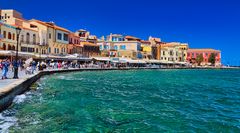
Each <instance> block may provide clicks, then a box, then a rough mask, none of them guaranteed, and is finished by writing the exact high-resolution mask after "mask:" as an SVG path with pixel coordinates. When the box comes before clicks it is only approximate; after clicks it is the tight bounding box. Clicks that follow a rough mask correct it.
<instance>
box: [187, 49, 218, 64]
mask: <svg viewBox="0 0 240 133" xmlns="http://www.w3.org/2000/svg"><path fill="white" fill-rule="evenodd" d="M211 54H214V55H215V64H214V65H216V66H221V51H220V50H215V49H188V51H187V61H188V62H189V63H191V64H195V65H197V57H198V56H199V55H200V56H202V58H203V60H202V62H201V63H200V65H212V64H211V63H210V61H209V58H210V56H211Z"/></svg>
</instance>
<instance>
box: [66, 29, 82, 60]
mask: <svg viewBox="0 0 240 133" xmlns="http://www.w3.org/2000/svg"><path fill="white" fill-rule="evenodd" d="M68 37H69V39H68V40H69V44H68V50H67V52H68V54H79V55H82V49H83V48H82V46H81V45H80V37H79V36H77V35H75V34H74V33H70V34H69V36H68Z"/></svg>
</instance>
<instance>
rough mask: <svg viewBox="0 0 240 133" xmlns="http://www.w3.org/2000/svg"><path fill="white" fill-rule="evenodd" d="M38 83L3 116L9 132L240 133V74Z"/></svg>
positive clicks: (102, 76) (77, 76) (178, 73)
mask: <svg viewBox="0 0 240 133" xmlns="http://www.w3.org/2000/svg"><path fill="white" fill-rule="evenodd" d="M37 84H38V86H39V87H37V89H36V90H35V89H33V90H31V91H30V92H28V93H26V94H24V95H21V96H20V97H18V98H17V99H15V104H14V105H13V106H12V107H10V108H9V109H8V110H7V111H5V112H3V113H2V114H1V115H2V116H5V117H12V118H14V121H13V124H12V126H11V127H10V128H9V129H8V130H9V131H10V132H104V133H105V132H116V133H118V132H129V133H132V132H149V133H154V132H240V70H134V71H98V72H87V71H86V72H77V73H66V74H55V75H51V76H46V77H44V78H42V79H41V80H40V81H38V82H37ZM0 119H1V118H0ZM2 123H4V122H2ZM0 125H1V122H0ZM0 130H1V129H0Z"/></svg>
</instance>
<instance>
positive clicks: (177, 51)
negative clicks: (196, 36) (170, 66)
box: [160, 42, 188, 62]
mask: <svg viewBox="0 0 240 133" xmlns="http://www.w3.org/2000/svg"><path fill="white" fill-rule="evenodd" d="M160 47H161V48H160V49H161V54H160V60H162V61H171V62H186V61H187V49H188V44H186V43H178V42H172V43H165V44H161V45H160Z"/></svg>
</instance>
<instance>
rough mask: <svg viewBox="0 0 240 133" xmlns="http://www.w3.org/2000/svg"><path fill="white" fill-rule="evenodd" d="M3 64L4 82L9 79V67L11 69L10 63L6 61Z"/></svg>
mask: <svg viewBox="0 0 240 133" xmlns="http://www.w3.org/2000/svg"><path fill="white" fill-rule="evenodd" d="M1 64H2V80H3V79H7V73H8V67H9V65H10V63H9V61H8V60H7V59H6V60H3V61H2V63H1Z"/></svg>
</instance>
